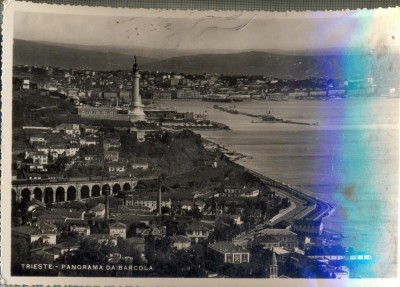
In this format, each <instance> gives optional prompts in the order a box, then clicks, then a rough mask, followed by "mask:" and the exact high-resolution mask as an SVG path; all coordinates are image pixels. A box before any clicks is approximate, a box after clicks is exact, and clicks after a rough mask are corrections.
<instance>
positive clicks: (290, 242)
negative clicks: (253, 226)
mask: <svg viewBox="0 0 400 287" xmlns="http://www.w3.org/2000/svg"><path fill="white" fill-rule="evenodd" d="M263 233H264V234H263V235H268V236H272V237H275V238H276V239H278V240H279V245H280V247H285V248H289V249H294V248H296V247H298V245H299V242H298V240H297V234H296V233H294V232H292V231H290V230H286V229H265V231H264V232H263Z"/></svg>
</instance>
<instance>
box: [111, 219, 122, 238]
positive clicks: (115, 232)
mask: <svg viewBox="0 0 400 287" xmlns="http://www.w3.org/2000/svg"><path fill="white" fill-rule="evenodd" d="M108 229H109V234H110V235H111V236H113V237H122V238H124V239H125V238H126V224H123V223H121V222H114V223H110V225H109V227H108Z"/></svg>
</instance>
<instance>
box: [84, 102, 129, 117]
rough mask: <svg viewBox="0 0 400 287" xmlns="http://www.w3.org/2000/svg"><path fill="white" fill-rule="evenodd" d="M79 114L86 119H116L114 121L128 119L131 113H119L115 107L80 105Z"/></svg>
mask: <svg viewBox="0 0 400 287" xmlns="http://www.w3.org/2000/svg"><path fill="white" fill-rule="evenodd" d="M77 109H78V115H79V116H80V117H82V118H86V119H99V120H104V119H107V120H114V121H128V120H129V115H128V114H124V113H118V110H117V109H116V108H115V107H103V106H100V107H92V106H88V105H85V106H78V107H77Z"/></svg>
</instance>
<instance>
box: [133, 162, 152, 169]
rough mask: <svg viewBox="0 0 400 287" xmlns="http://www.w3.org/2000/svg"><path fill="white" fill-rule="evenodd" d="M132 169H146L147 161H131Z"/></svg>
mask: <svg viewBox="0 0 400 287" xmlns="http://www.w3.org/2000/svg"><path fill="white" fill-rule="evenodd" d="M131 166H132V169H133V170H148V169H149V163H148V162H147V161H145V160H136V161H135V162H133V163H131Z"/></svg>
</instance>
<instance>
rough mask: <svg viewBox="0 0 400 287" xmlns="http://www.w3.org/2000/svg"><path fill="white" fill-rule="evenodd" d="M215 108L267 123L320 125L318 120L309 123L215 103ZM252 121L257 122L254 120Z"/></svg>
mask: <svg viewBox="0 0 400 287" xmlns="http://www.w3.org/2000/svg"><path fill="white" fill-rule="evenodd" d="M214 109H217V110H220V111H222V112H226V113H230V114H234V115H243V116H248V117H252V118H256V119H259V120H260V121H259V122H257V123H262V122H267V123H284V124H295V125H306V126H318V125H319V124H318V122H316V123H307V122H298V121H292V120H285V119H282V118H278V117H275V116H274V115H272V114H270V113H269V114H266V115H258V114H252V113H246V112H241V111H239V110H237V109H235V108H231V107H228V108H224V107H221V106H218V105H214ZM252 123H256V122H255V121H254V120H253V121H252Z"/></svg>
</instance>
